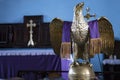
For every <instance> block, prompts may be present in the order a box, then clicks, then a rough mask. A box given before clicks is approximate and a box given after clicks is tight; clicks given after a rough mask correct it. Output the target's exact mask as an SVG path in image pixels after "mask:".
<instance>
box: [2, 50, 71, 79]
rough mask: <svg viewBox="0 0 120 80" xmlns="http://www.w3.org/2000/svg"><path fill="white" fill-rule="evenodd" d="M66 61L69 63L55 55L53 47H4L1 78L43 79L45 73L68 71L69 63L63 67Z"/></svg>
mask: <svg viewBox="0 0 120 80" xmlns="http://www.w3.org/2000/svg"><path fill="white" fill-rule="evenodd" d="M66 62H67V63H68V61H66V60H62V59H61V58H60V57H59V56H57V55H55V54H54V52H53V50H52V49H32V48H31V49H2V50H0V78H4V79H5V78H6V79H9V78H12V77H22V78H25V80H37V79H42V78H43V77H45V76H46V74H43V73H47V72H48V73H50V72H60V73H61V72H64V73H66V72H68V66H69V65H66V66H67V67H65V66H64V67H62V65H64V64H66ZM64 68H66V69H65V70H64ZM63 76H64V75H63Z"/></svg>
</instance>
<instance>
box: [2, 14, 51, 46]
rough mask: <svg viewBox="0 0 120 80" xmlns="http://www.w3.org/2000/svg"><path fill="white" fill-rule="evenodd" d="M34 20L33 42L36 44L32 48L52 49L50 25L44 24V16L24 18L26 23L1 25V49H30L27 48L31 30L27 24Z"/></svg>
mask: <svg viewBox="0 0 120 80" xmlns="http://www.w3.org/2000/svg"><path fill="white" fill-rule="evenodd" d="M30 20H33V23H35V24H36V27H33V41H34V43H35V45H34V46H32V48H46V47H51V44H50V34H49V23H43V16H41V15H40V16H39V15H38V16H24V23H11V24H7V23H6V24H0V47H1V48H4V47H6V48H8V47H14V48H29V47H31V46H27V44H28V41H29V39H30V33H29V31H30V28H29V27H27V26H26V25H27V23H29V21H30Z"/></svg>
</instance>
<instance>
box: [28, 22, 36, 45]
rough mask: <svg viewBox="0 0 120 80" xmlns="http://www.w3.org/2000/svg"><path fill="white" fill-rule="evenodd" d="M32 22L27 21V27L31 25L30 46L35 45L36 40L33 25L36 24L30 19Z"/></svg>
mask: <svg viewBox="0 0 120 80" xmlns="http://www.w3.org/2000/svg"><path fill="white" fill-rule="evenodd" d="M29 22H30V23H27V27H30V40H29V42H28V46H30V45H31V46H34V41H33V30H32V29H33V27H36V24H35V23H33V20H30V21H29Z"/></svg>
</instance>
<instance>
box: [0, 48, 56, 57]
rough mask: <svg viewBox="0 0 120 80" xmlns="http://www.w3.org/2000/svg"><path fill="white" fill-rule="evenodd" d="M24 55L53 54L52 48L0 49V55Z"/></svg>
mask: <svg viewBox="0 0 120 80" xmlns="http://www.w3.org/2000/svg"><path fill="white" fill-rule="evenodd" d="M14 55H16V56H19V55H20V56H25V55H32V56H34V55H55V53H54V51H53V49H51V48H46V49H38V48H37V49H34V48H29V49H28V48H27V49H0V56H14Z"/></svg>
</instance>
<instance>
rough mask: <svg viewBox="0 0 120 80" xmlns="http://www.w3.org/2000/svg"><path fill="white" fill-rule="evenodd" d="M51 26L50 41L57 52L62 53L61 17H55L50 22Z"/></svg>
mask: <svg viewBox="0 0 120 80" xmlns="http://www.w3.org/2000/svg"><path fill="white" fill-rule="evenodd" d="M49 27H50V41H51V45H52V48H53V50H54V52H55V54H57V55H60V47H61V42H62V28H63V21H62V20H61V19H58V18H54V19H53V20H52V21H51V22H50V25H49Z"/></svg>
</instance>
